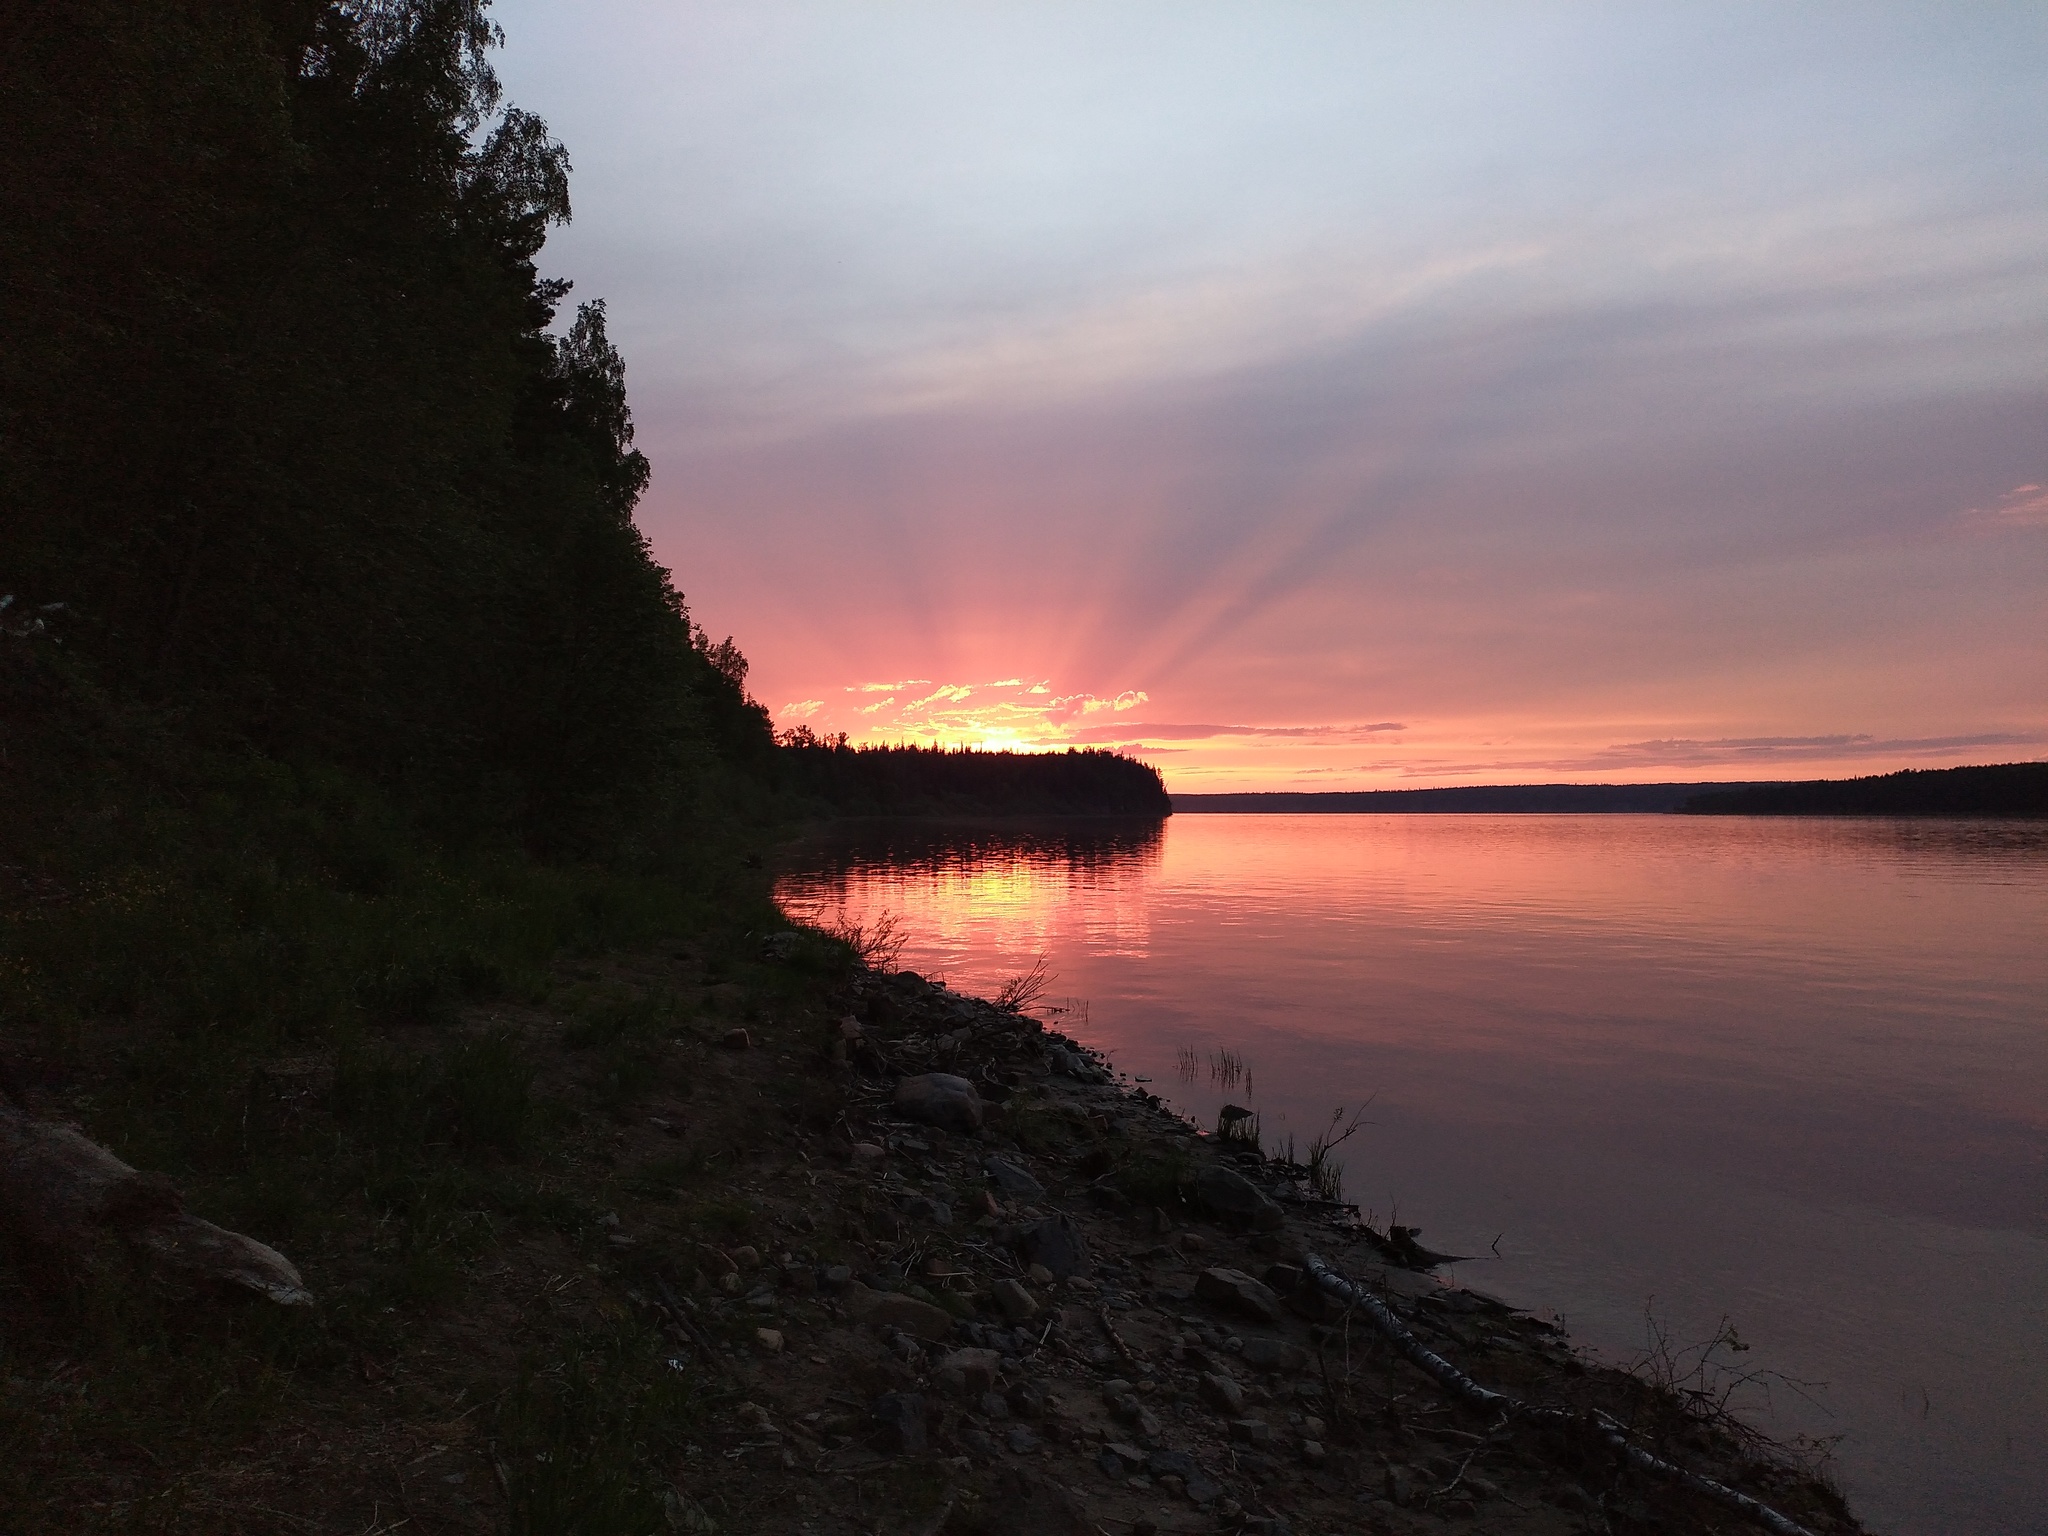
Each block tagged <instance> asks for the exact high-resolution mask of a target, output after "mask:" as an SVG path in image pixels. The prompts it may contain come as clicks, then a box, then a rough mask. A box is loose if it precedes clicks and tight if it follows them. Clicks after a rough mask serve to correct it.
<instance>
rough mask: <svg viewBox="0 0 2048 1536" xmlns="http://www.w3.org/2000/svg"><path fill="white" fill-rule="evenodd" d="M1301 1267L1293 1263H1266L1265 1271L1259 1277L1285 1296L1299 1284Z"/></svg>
mask: <svg viewBox="0 0 2048 1536" xmlns="http://www.w3.org/2000/svg"><path fill="white" fill-rule="evenodd" d="M1301 1273H1302V1272H1301V1268H1300V1266H1299V1265H1295V1264H1268V1265H1267V1266H1266V1272H1265V1273H1264V1274H1263V1275H1261V1276H1259V1278H1260V1279H1261V1280H1263V1281H1265V1282H1266V1284H1267V1285H1268V1286H1270V1287H1271V1288H1272V1289H1273V1290H1274V1291H1275V1292H1277V1293H1278V1294H1280V1295H1282V1296H1285V1295H1286V1294H1287V1293H1288V1292H1289V1291H1291V1290H1293V1289H1294V1288H1295V1287H1296V1286H1298V1285H1300V1284H1301Z"/></svg>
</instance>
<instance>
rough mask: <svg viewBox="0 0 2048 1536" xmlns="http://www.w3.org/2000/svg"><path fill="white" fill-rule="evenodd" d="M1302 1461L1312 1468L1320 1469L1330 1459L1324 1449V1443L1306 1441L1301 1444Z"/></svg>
mask: <svg viewBox="0 0 2048 1536" xmlns="http://www.w3.org/2000/svg"><path fill="white" fill-rule="evenodd" d="M1301 1459H1302V1460H1303V1461H1305V1462H1307V1463H1308V1464H1309V1465H1310V1466H1312V1467H1320V1466H1321V1465H1322V1464H1323V1463H1324V1462H1326V1461H1328V1460H1329V1459H1330V1456H1329V1453H1328V1452H1327V1451H1325V1450H1324V1449H1323V1443H1322V1441H1320V1440H1304V1441H1302V1442H1301Z"/></svg>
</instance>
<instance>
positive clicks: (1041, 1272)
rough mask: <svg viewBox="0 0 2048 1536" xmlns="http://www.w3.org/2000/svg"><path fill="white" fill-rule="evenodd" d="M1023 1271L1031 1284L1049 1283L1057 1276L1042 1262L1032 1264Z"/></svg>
mask: <svg viewBox="0 0 2048 1536" xmlns="http://www.w3.org/2000/svg"><path fill="white" fill-rule="evenodd" d="M1024 1273H1025V1276H1026V1277H1027V1278H1028V1279H1029V1280H1030V1281H1031V1283H1032V1284H1033V1285H1051V1284H1052V1283H1053V1281H1055V1280H1057V1279H1058V1278H1059V1276H1058V1275H1055V1274H1054V1273H1053V1272H1052V1271H1051V1270H1049V1269H1047V1268H1046V1267H1045V1266H1044V1265H1043V1264H1033V1265H1032V1266H1031V1267H1030V1268H1028V1269H1026V1270H1025V1271H1024Z"/></svg>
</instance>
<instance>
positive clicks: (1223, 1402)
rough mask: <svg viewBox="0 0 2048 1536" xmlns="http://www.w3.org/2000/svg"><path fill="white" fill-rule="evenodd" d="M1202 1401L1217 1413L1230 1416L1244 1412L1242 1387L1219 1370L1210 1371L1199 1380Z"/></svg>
mask: <svg viewBox="0 0 2048 1536" xmlns="http://www.w3.org/2000/svg"><path fill="white" fill-rule="evenodd" d="M1201 1393H1202V1401H1203V1402H1205V1403H1207V1404H1208V1405H1209V1406H1210V1407H1212V1408H1214V1409H1216V1410H1217V1411H1218V1412H1219V1413H1227V1414H1229V1415H1230V1416H1231V1417H1232V1418H1235V1417H1237V1416H1238V1415H1239V1414H1241V1413H1243V1412H1244V1388H1243V1387H1240V1386H1239V1385H1238V1384H1237V1383H1236V1382H1234V1381H1232V1380H1231V1379H1230V1378H1229V1377H1228V1376H1225V1375H1223V1374H1222V1373H1221V1372H1220V1371H1212V1372H1210V1373H1209V1374H1208V1375H1206V1376H1204V1377H1203V1378H1202V1381H1201Z"/></svg>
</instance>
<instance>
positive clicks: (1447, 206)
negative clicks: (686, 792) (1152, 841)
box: [497, 0, 2048, 790]
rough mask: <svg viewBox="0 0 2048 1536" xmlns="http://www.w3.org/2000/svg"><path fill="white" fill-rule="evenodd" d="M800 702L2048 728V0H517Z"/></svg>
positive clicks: (1532, 744)
mask: <svg viewBox="0 0 2048 1536" xmlns="http://www.w3.org/2000/svg"><path fill="white" fill-rule="evenodd" d="M497 15H498V18H499V20H500V22H501V23H502V25H503V26H504V27H505V30H506V33H507V37H508V46H507V48H506V49H505V50H504V52H503V53H502V54H501V55H500V57H499V68H500V72H501V74H502V75H503V77H504V80H505V83H506V87H507V94H508V97H509V99H510V100H511V101H513V102H515V103H517V104H518V105H520V106H523V107H526V108H528V109H530V110H532V111H535V112H538V113H539V114H540V115H541V116H543V117H545V118H546V119H547V121H548V123H549V124H550V126H551V127H552V129H553V130H554V132H555V133H556V134H557V135H558V136H559V137H561V138H562V139H563V140H565V141H566V142H567V144H568V146H569V150H570V154H571V157H572V160H573V162H574V165H575V178H574V182H573V199H574V203H575V222H574V223H573V224H572V225H571V226H570V227H569V228H567V229H563V230H560V231H558V232H557V233H556V234H555V236H554V238H553V239H552V241H551V242H550V244H549V247H548V250H547V253H546V255H545V257H544V262H543V264H544V266H545V268H546V269H547V270H548V271H550V272H551V273H559V274H561V275H564V276H568V277H571V278H573V279H574V280H575V282H576V290H575V295H574V297H575V298H577V299H589V298H597V297H602V298H604V299H606V300H607V301H608V303H609V306H610V321H611V329H612V335H613V338H614V340H616V341H617V342H618V343H619V345H620V347H621V349H622V350H623V351H624V353H625V355H626V359H627V365H628V378H629V384H630V387H631V392H632V400H633V407H634V412H635V416H636V419H637V421H638V424H639V433H640V436H639V445H640V447H641V448H643V449H644V450H645V451H646V453H647V454H648V456H649V458H650V459H651V460H652V461H653V464H654V481H653V485H652V488H651V489H650V491H649V492H648V495H647V497H646V499H645V500H644V501H643V502H642V504H641V509H640V521H641V524H642V526H643V527H644V528H645V529H646V531H647V533H648V535H649V537H650V538H651V539H652V541H653V543H654V547H655V550H656V553H657V555H658V556H659V557H660V558H661V560H662V561H663V563H664V564H667V565H670V566H672V567H673V568H674V569H675V573H676V578H677V581H678V583H679V585H681V586H682V588H683V589H684V591H685V592H686V593H687V594H688V596H689V600H690V604H691V607H692V610H693V612H694V613H695V614H696V615H697V617H698V618H699V619H700V620H701V622H702V623H703V624H704V625H705V626H706V628H708V629H709V630H710V631H711V632H712V634H713V635H714V637H722V636H724V635H726V634H728V633H730V634H731V635H733V636H734V637H735V638H736V639H737V641H738V642H739V644H740V646H741V648H742V649H743V650H744V651H745V652H746V654H747V655H748V657H749V658H751V660H752V663H753V671H752V674H751V676H750V678H749V686H750V688H751V690H752V691H753V692H754V694H755V695H756V696H757V697H758V698H760V700H761V701H762V702H763V703H764V704H766V705H768V707H769V708H770V709H771V710H772V711H773V712H774V714H775V716H776V720H777V723H778V724H779V725H785V726H786V725H791V724H794V723H797V722H803V723H807V724H809V725H810V726H812V727H813V728H814V729H817V730H820V731H831V732H836V731H842V730H843V731H847V732H849V733H851V734H852V735H853V736H854V737H855V738H856V739H876V740H889V741H895V740H923V741H934V740H937V741H945V742H948V743H957V742H973V743H976V744H982V745H1017V746H1029V747H1038V746H1045V745H1063V744H1095V745H1118V746H1123V747H1125V748H1127V749H1129V750H1132V751H1133V752H1135V753H1136V754H1137V755H1139V756H1142V757H1144V758H1146V759H1147V760H1148V761H1151V762H1153V763H1155V764H1156V765H1157V766H1158V767H1159V768H1160V769H1161V770H1162V771H1163V772H1164V773H1165V774H1166V777H1167V782H1168V784H1169V786H1171V787H1174V788H1177V789H1181V790H1200V789H1226V788H1266V789H1342V788H1376V787H1407V786H1415V785H1428V784H1443V783H1475V782H1516V781H1548V780H1559V779H1574V780H1580V781H1593V780H1645V779H1717V778H1718V779H1726V778H1766V777H1815V776H1820V775H1824V774H1841V773H1869V772H1876V771H1881V770H1884V769H1889V768H1895V767H1907V766H1935V765H1942V764H1949V763H1961V762H2001V761H2012V760H2017V759H2026V758H2040V757H2043V756H2048V88H2044V85H2043V81H2044V80H2048V7H2043V6H2041V5H2039V4H2032V3H2025V4H2012V5H1998V4H1981V3H1972V4H1966V5H1954V4H1938V5H1937V4H1928V5H1916V6H1891V5H1884V4H1878V3H1869V0H1858V3H1855V4H1839V5H1822V4H1810V5H1787V4H1781V3H1771V4H1741V3H1733V0H1715V3H1711V4H1698V5H1681V4H1658V5H1643V4H1629V5H1597V4H1563V3H1544V4H1535V3H1529V4H1521V5H1459V4H1444V3H1431V4H1422V3H1414V4H1398V5H1397V4H1349V5H1346V4H1336V3H1329V0H1323V3H1317V4H1305V5H1287V4H1278V3H1261V4H1256V5H1254V4H1251V3H1243V4H1236V5H1228V6H1225V5H1201V4H1188V3H1173V4H1159V5H1150V4H1115V3H1099V0H1097V3H1085V4H1071V5H1063V4H1057V3H1045V0H1033V3H1030V4H1024V3H1021V0H1020V3H1016V4H1010V5H1001V6H996V5H971V4H965V5H963V4H930V5H924V4H911V3H887V4H873V3H848V4H838V5H829V4H815V5H793V4H773V3H768V4H763V3H746V4H734V5H697V4H677V3H672V0H639V3H606V0H584V3H579V4H577V5H574V6H569V5H562V4H559V3H555V4H542V3H540V0H515V3H504V0H501V3H500V5H499V6H498V7H497Z"/></svg>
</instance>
